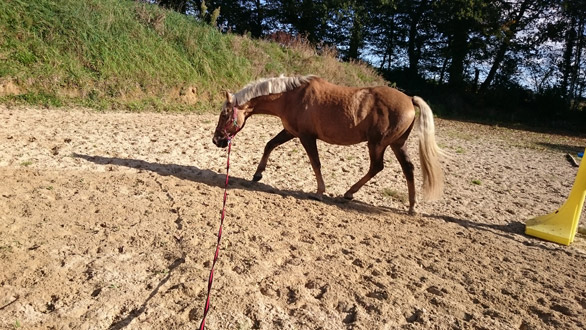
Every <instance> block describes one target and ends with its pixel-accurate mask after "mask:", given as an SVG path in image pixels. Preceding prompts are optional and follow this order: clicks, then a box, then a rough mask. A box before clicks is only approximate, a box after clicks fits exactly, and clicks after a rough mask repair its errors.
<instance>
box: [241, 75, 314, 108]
mask: <svg viewBox="0 0 586 330" xmlns="http://www.w3.org/2000/svg"><path fill="white" fill-rule="evenodd" d="M313 78H315V76H313V75H309V76H300V77H285V76H283V75H281V76H280V77H275V78H263V79H259V80H257V81H255V82H252V83H250V84H248V85H246V86H244V88H242V89H241V90H240V91H238V92H236V94H234V97H235V100H236V104H238V105H242V104H244V103H246V102H248V101H250V100H252V99H253V98H255V97H259V96H264V95H269V94H279V93H284V92H287V91H290V90H292V89H294V88H297V87H299V86H301V85H303V84H306V83H308V82H309V81H310V80H311V79H313Z"/></svg>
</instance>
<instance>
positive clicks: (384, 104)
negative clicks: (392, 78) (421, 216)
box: [212, 75, 444, 214]
mask: <svg viewBox="0 0 586 330" xmlns="http://www.w3.org/2000/svg"><path fill="white" fill-rule="evenodd" d="M225 97H226V100H225V102H224V103H223V105H222V110H221V113H220V116H219V118H218V124H217V126H216V130H215V132H214V136H213V139H212V141H213V143H214V144H215V145H216V146H217V147H221V148H225V147H226V146H227V145H228V142H229V141H230V140H231V139H232V137H234V135H236V133H238V132H239V131H240V130H242V129H243V128H244V125H245V124H246V120H247V119H248V118H249V117H250V116H252V115H255V114H267V115H273V116H277V117H279V118H280V119H281V122H282V124H283V130H281V131H280V132H279V133H278V134H277V135H276V136H275V137H273V138H272V139H271V140H269V141H268V142H267V144H266V146H265V148H264V153H263V155H262V158H261V160H260V162H259V164H258V167H257V169H256V172H255V173H254V176H253V181H259V180H261V179H262V173H263V171H264V170H265V168H266V165H267V161H268V159H269V156H270V154H271V152H272V151H273V150H274V149H275V148H276V147H278V146H280V145H282V144H284V143H286V142H288V141H290V140H292V139H293V138H299V140H300V141H301V144H302V145H303V147H304V149H305V151H306V153H307V155H308V156H309V161H310V163H311V167H312V168H313V172H314V174H315V178H316V180H317V192H316V194H315V195H314V197H315V198H317V199H320V200H321V198H322V196H323V194H324V192H325V190H326V186H325V183H324V180H323V177H322V174H321V164H320V160H319V155H318V150H317V144H316V140H317V139H320V140H322V141H324V142H326V143H330V144H337V145H353V144H357V143H361V142H365V141H366V142H367V145H368V152H369V156H370V168H369V170H368V172H367V173H366V174H365V175H364V176H363V177H362V178H361V179H360V180H359V181H358V182H356V183H355V184H354V185H353V186H351V187H350V189H348V191H347V192H346V193H345V194H344V198H346V199H348V200H351V199H352V198H353V197H354V194H355V193H356V192H357V191H358V190H359V189H360V188H361V187H362V186H363V185H364V184H365V183H366V182H368V181H369V180H370V179H371V178H373V177H374V176H375V175H376V174H377V173H379V172H380V171H382V170H383V167H384V162H383V159H384V153H385V150H386V149H387V147H389V146H390V147H391V150H393V152H394V154H395V156H396V157H397V160H398V161H399V164H400V165H401V169H402V171H403V174H404V175H405V178H406V180H407V187H408V192H409V213H410V214H415V213H416V212H415V204H416V192H415V180H414V166H413V163H412V162H411V160H410V158H409V155H408V153H407V147H406V145H405V142H406V141H407V138H408V137H409V134H410V133H411V131H412V130H413V128H414V126H415V122H416V110H415V108H416V107H417V108H419V113H420V115H419V117H418V118H419V125H418V133H419V156H420V157H419V158H420V162H421V169H422V177H423V187H422V190H423V198H424V200H427V201H429V200H436V199H438V198H439V197H440V196H441V195H442V192H443V183H444V176H443V172H442V168H441V164H440V161H439V159H440V157H441V156H442V155H444V152H443V151H442V150H441V149H440V148H439V147H438V145H437V143H436V141H435V126H434V119H433V113H432V111H431V109H430V107H429V106H428V105H427V103H425V101H424V100H423V99H421V98H420V97H417V96H413V97H410V96H407V95H406V94H404V93H403V92H401V91H399V90H397V89H394V88H391V87H387V86H377V87H365V88H358V87H346V86H340V85H335V84H332V83H330V82H328V81H326V80H325V79H322V78H320V77H317V76H313V75H308V76H295V77H285V76H282V75H281V76H279V77H274V78H264V79H260V80H257V81H255V82H252V83H250V84H248V85H246V86H244V88H242V89H241V90H240V91H238V92H236V93H235V94H232V93H230V92H228V91H226V92H225Z"/></svg>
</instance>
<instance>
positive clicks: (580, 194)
mask: <svg viewBox="0 0 586 330" xmlns="http://www.w3.org/2000/svg"><path fill="white" fill-rule="evenodd" d="M585 163H586V162H584V161H582V162H581V163H580V167H579V168H578V174H577V175H576V181H574V186H573V187H572V190H571V191H570V196H569V197H568V200H567V201H566V202H565V203H564V205H562V207H560V208H559V209H558V210H557V211H555V212H554V213H550V214H548V215H543V216H540V217H537V218H534V219H531V220H529V221H527V223H526V224H525V234H527V235H531V236H535V237H539V238H542V239H545V240H548V241H551V242H555V243H559V244H564V245H570V243H572V241H574V236H576V231H577V230H578V221H580V214H581V213H582V207H583V206H584V197H586V164H585Z"/></svg>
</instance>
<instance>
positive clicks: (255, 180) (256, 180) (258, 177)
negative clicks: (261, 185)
mask: <svg viewBox="0 0 586 330" xmlns="http://www.w3.org/2000/svg"><path fill="white" fill-rule="evenodd" d="M260 179H262V174H255V175H254V176H253V177H252V181H254V182H258V181H260Z"/></svg>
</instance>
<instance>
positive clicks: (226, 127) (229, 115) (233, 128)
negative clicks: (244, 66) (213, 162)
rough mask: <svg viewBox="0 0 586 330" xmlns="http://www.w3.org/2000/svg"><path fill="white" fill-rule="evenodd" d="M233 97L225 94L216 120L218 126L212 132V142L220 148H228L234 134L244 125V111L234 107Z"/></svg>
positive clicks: (227, 93)
mask: <svg viewBox="0 0 586 330" xmlns="http://www.w3.org/2000/svg"><path fill="white" fill-rule="evenodd" d="M235 102H236V100H235V99H234V95H232V94H230V93H229V92H226V102H224V105H223V106H222V112H221V113H220V118H219V119H218V125H217V126H216V131H215V132H214V138H213V139H212V141H213V142H214V144H215V145H216V146H218V147H220V148H225V147H226V146H228V141H230V140H231V139H232V138H233V137H234V135H236V133H238V132H239V131H240V130H241V129H242V128H243V127H244V124H245V123H246V115H245V111H244V110H245V109H244V108H239V107H238V105H236V103H235Z"/></svg>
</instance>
